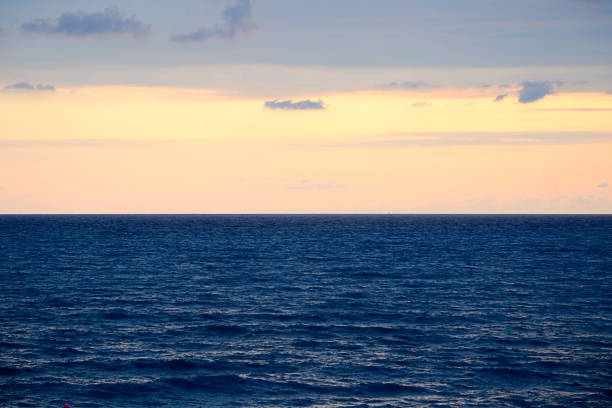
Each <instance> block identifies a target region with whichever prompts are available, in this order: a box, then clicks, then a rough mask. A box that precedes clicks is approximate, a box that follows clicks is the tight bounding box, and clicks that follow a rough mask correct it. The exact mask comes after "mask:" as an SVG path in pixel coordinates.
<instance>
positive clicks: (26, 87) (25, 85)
mask: <svg viewBox="0 0 612 408" xmlns="http://www.w3.org/2000/svg"><path fill="white" fill-rule="evenodd" d="M4 89H9V90H11V89H12V90H17V91H51V92H53V91H55V87H54V86H53V85H43V84H38V85H33V84H30V83H29V82H17V83H16V84H13V85H7V86H5V87H4Z"/></svg>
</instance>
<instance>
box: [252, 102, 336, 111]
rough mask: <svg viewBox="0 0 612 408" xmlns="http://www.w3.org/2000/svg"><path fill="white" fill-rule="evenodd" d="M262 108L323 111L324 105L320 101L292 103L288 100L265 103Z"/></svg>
mask: <svg viewBox="0 0 612 408" xmlns="http://www.w3.org/2000/svg"><path fill="white" fill-rule="evenodd" d="M264 106H265V107H266V108H268V109H281V110H321V109H325V105H324V104H323V101H322V100H320V99H319V100H318V101H311V100H310V99H306V100H303V101H296V102H293V101H291V100H290V99H289V100H286V101H277V100H273V101H266V103H265V104H264Z"/></svg>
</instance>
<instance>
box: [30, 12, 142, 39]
mask: <svg viewBox="0 0 612 408" xmlns="http://www.w3.org/2000/svg"><path fill="white" fill-rule="evenodd" d="M21 29H22V30H23V31H25V32H28V33H35V34H64V35H68V36H75V37H82V36H88V35H102V34H124V33H125V34H132V36H134V37H141V36H144V35H146V34H147V33H148V32H149V26H148V25H145V24H143V23H142V22H141V21H140V20H138V19H137V18H136V17H135V16H131V17H127V16H124V15H123V13H122V12H121V11H120V10H119V9H118V8H117V7H107V8H105V9H104V10H102V11H97V12H93V13H86V12H84V11H76V12H66V13H64V14H62V15H61V16H59V17H58V18H37V19H34V20H32V21H30V22H28V23H24V24H22V25H21Z"/></svg>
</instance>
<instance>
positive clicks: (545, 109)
mask: <svg viewBox="0 0 612 408" xmlns="http://www.w3.org/2000/svg"><path fill="white" fill-rule="evenodd" d="M533 110H537V111H541V112H610V111H612V108H538V109H533Z"/></svg>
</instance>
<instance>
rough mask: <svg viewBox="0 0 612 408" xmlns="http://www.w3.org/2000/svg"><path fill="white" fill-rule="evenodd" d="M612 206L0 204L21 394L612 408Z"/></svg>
mask: <svg viewBox="0 0 612 408" xmlns="http://www.w3.org/2000/svg"><path fill="white" fill-rule="evenodd" d="M611 278H612V216H511V215H508V216H493V215H491V216H467V215H466V216H451V215H448V216H436V215H431V216H429V215H418V216H417V215H414V216H401V215H388V216H386V215H376V216H374V215H372V216H370V215H360V216H356V215H355V216H352V215H320V216H319V215H316V216H315V215H312V216H311V215H265V216H264V215H261V216H260V215H251V216H246V215H245V216H230V215H227V216H222V215H218V216H207V215H193V216H192V215H176V216H172V215H156V216H154V215H152V216H149V215H140V216H132V215H124V216H119V215H118V216H115V215H104V216H99V215H83V216H77V215H73V216H60V215H57V216H43V215H40V216H0V293H1V296H2V299H1V302H0V406H2V407H62V406H63V404H64V403H69V404H70V405H71V407H73V408H84V407H105V408H108V407H126V408H130V407H181V408H185V407H610V406H612V349H611V347H612V323H611V319H612V284H611Z"/></svg>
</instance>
